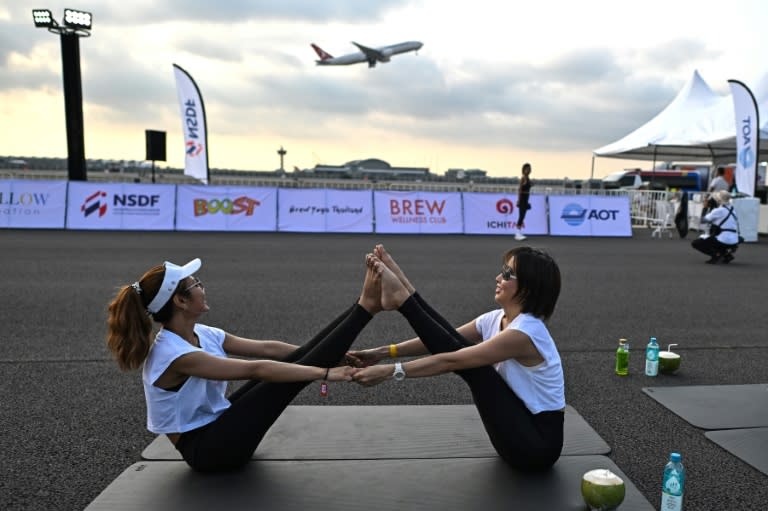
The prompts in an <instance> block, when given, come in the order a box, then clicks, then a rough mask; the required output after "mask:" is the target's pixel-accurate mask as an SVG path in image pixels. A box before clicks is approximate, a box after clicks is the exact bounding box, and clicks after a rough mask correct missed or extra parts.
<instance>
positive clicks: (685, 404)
mask: <svg viewBox="0 0 768 511" xmlns="http://www.w3.org/2000/svg"><path fill="white" fill-rule="evenodd" d="M643 392H645V393H646V394H648V395H649V396H650V397H652V398H653V399H655V400H656V401H658V402H659V403H660V404H662V405H663V406H665V407H667V408H669V409H670V410H671V411H672V412H674V413H675V414H677V415H679V416H680V417H681V418H683V419H684V420H686V421H687V422H689V423H690V424H691V425H693V426H696V427H697V428H702V429H736V428H759V427H768V385H766V384H757V385H692V386H679V387H646V388H644V389H643Z"/></svg>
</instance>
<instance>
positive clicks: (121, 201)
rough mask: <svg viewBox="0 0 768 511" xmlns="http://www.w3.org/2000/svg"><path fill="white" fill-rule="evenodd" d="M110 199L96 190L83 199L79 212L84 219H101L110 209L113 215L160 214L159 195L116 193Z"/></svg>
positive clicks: (101, 191) (105, 193) (104, 193)
mask: <svg viewBox="0 0 768 511" xmlns="http://www.w3.org/2000/svg"><path fill="white" fill-rule="evenodd" d="M111 199H112V200H110V199H109V194H108V193H107V192H105V191H103V190H97V191H95V192H93V193H92V194H91V195H89V196H88V197H86V198H85V200H84V201H83V203H82V204H81V205H80V211H81V212H82V214H83V216H84V217H86V218H88V217H92V218H102V217H103V216H105V215H106V214H107V212H108V211H110V208H111V211H112V214H114V215H157V214H158V213H159V212H160V207H159V204H160V195H156V194H152V195H144V194H137V193H116V194H113V195H112V197H111Z"/></svg>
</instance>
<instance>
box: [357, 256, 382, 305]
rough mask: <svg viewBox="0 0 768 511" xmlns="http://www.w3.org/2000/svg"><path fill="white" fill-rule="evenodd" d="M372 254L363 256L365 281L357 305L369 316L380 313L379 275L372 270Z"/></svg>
mask: <svg viewBox="0 0 768 511" xmlns="http://www.w3.org/2000/svg"><path fill="white" fill-rule="evenodd" d="M374 259H375V258H374V257H373V254H367V255H366V256H365V266H366V269H365V281H364V282H363V290H362V292H361V293H360V299H359V300H358V301H357V303H358V304H359V305H360V306H361V307H362V308H364V309H365V310H367V311H368V312H369V313H370V314H371V315H375V314H376V313H377V312H380V311H381V275H380V274H379V272H377V271H376V269H375V268H374Z"/></svg>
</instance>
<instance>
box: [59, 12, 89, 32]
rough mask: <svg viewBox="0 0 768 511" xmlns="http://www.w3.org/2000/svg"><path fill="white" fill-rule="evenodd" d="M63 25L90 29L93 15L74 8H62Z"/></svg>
mask: <svg viewBox="0 0 768 511" xmlns="http://www.w3.org/2000/svg"><path fill="white" fill-rule="evenodd" d="M64 25H66V26H68V27H73V28H84V29H86V30H90V29H91V26H92V25H93V16H92V15H91V13H90V12H85V11H78V10H76V9H64Z"/></svg>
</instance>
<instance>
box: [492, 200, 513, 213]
mask: <svg viewBox="0 0 768 511" xmlns="http://www.w3.org/2000/svg"><path fill="white" fill-rule="evenodd" d="M514 210H515V204H514V203H513V202H512V201H511V200H509V199H501V200H499V201H498V202H497V203H496V211H498V212H499V213H501V214H502V215H511V214H512V212H513V211H514Z"/></svg>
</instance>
